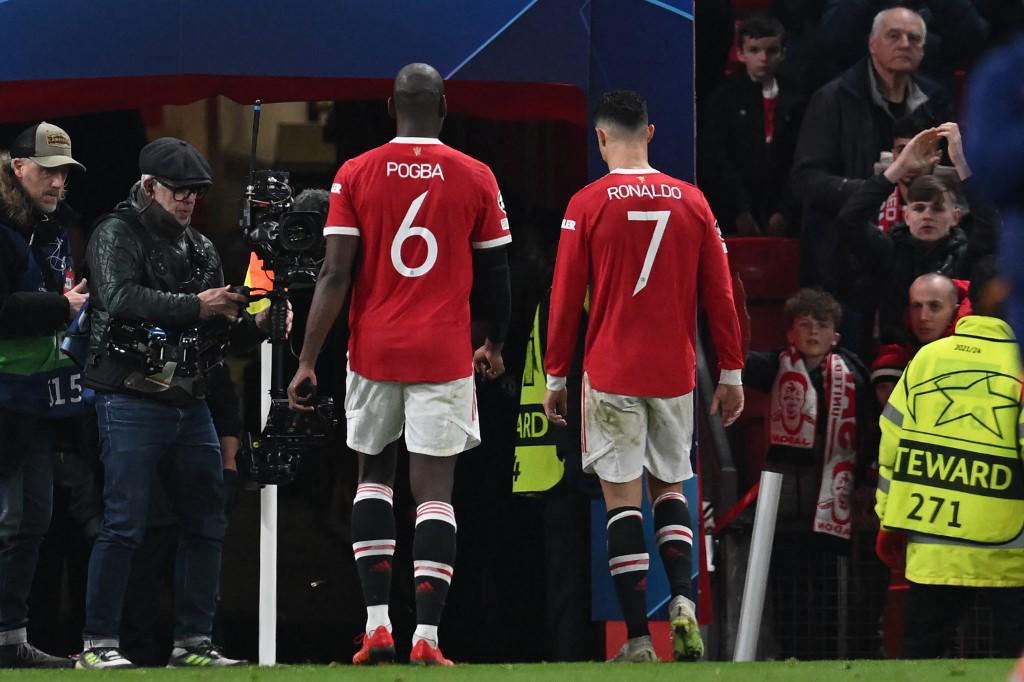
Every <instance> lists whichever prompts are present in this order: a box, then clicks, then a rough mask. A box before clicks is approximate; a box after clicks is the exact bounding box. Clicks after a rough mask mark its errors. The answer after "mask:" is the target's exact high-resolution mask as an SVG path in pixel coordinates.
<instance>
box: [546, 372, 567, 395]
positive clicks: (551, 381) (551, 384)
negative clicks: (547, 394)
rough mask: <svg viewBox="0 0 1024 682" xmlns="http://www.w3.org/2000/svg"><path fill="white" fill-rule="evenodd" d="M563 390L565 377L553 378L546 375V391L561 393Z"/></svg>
mask: <svg viewBox="0 0 1024 682" xmlns="http://www.w3.org/2000/svg"><path fill="white" fill-rule="evenodd" d="M564 388H565V377H553V376H551V375H550V374H549V375H548V390H549V391H561V390H562V389H564Z"/></svg>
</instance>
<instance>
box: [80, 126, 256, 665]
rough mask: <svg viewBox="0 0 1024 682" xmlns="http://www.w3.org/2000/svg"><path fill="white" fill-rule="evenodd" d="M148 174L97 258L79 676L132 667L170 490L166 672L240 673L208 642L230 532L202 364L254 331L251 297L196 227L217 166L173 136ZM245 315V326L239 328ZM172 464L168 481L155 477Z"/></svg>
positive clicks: (109, 222) (148, 150)
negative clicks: (92, 491)
mask: <svg viewBox="0 0 1024 682" xmlns="http://www.w3.org/2000/svg"><path fill="white" fill-rule="evenodd" d="M139 169H140V170H141V171H142V177H141V178H140V180H139V181H138V182H137V183H135V185H134V186H133V187H132V189H131V190H130V192H129V194H128V198H127V199H126V200H125V201H123V202H122V203H121V204H119V205H118V206H117V207H116V208H115V209H114V212H113V213H111V214H109V215H108V216H106V217H105V218H104V219H102V220H101V221H100V223H99V224H98V226H97V227H96V230H95V232H94V234H93V236H92V238H91V240H90V242H89V247H88V250H87V259H88V262H89V267H90V273H91V275H92V278H93V288H94V294H93V299H92V336H91V343H90V354H89V359H88V361H87V363H86V364H87V366H86V370H85V383H86V385H88V386H91V387H92V388H94V389H96V391H97V397H96V412H97V416H98V421H99V430H100V440H101V446H102V451H101V459H102V461H103V466H104V475H105V480H104V489H103V501H104V517H103V529H102V530H101V532H100V534H99V536H98V537H97V539H96V543H95V545H94V546H93V551H92V557H91V559H90V563H89V581H88V586H87V589H86V611H85V613H86V616H85V628H84V630H83V639H84V645H85V646H84V651H83V653H82V656H81V658H80V660H79V662H78V667H80V668H126V667H133V664H132V663H131V662H130V661H129V660H128V659H127V658H125V657H124V656H123V655H122V653H121V651H120V629H121V610H122V605H123V603H124V594H125V586H126V584H127V582H128V575H129V572H130V570H131V561H132V555H133V552H134V551H135V549H136V548H137V547H138V546H139V545H140V544H141V542H142V539H143V536H144V533H145V528H146V519H147V512H148V510H149V505H150V496H151V491H152V489H153V487H154V486H156V485H161V484H162V485H163V486H164V489H165V490H166V492H167V495H168V498H169V499H170V501H171V504H172V506H173V508H174V509H175V511H176V513H177V517H178V525H179V528H180V537H179V540H178V550H177V552H178V557H177V563H176V572H177V576H176V584H175V604H176V612H175V629H174V649H173V651H172V653H171V657H170V660H169V661H168V665H169V666H174V667H177V666H225V665H236V664H238V663H240V661H235V660H232V659H229V658H227V657H226V656H224V655H222V654H221V653H220V652H219V651H218V650H217V648H216V647H215V646H214V645H213V644H212V642H211V640H210V633H211V631H212V628H213V614H214V607H215V595H216V590H217V581H218V575H219V572H220V559H221V542H222V539H223V535H224V528H225V521H224V491H223V478H222V471H221V454H220V449H219V444H218V439H217V433H216V431H215V429H214V424H213V420H212V419H211V417H210V412H209V409H208V408H207V404H206V402H205V401H204V397H205V394H206V379H207V375H206V371H207V370H208V369H210V368H211V367H212V366H215V365H216V363H217V359H216V358H214V359H213V360H212V361H211V362H196V360H195V358H196V357H197V351H196V349H197V348H199V349H201V348H205V347H209V346H210V343H209V342H208V340H209V339H211V338H214V337H213V336H210V337H207V336H206V335H207V334H211V335H216V334H220V335H222V336H223V337H224V338H226V337H227V333H228V331H227V330H228V328H229V326H231V327H233V328H234V329H232V336H233V337H234V336H235V330H237V329H239V328H242V329H243V330H244V329H246V328H251V327H253V322H252V321H251V319H248V318H246V316H245V315H244V314H243V312H242V307H243V306H244V305H245V303H246V299H245V297H243V296H241V295H240V294H236V293H232V292H231V291H230V290H229V288H228V287H226V286H224V275H223V272H222V271H221V262H220V257H219V256H218V254H217V251H216V249H214V247H213V244H212V243H211V242H210V241H209V240H208V239H207V238H206V237H204V236H203V235H202V234H200V233H199V232H198V231H197V230H195V229H194V228H193V227H192V226H191V221H192V213H193V211H194V210H195V207H196V202H197V201H198V200H199V199H200V198H201V197H202V196H203V195H204V194H205V193H206V190H207V189H208V188H209V186H210V184H211V183H212V174H211V171H210V165H209V164H208V163H207V161H206V159H204V158H203V156H202V155H201V154H200V153H199V152H198V151H197V150H196V149H195V148H194V147H193V146H192V145H190V144H188V143H187V142H185V141H183V140H179V139H176V138H171V137H164V138H160V139H158V140H155V141H153V142H151V143H150V144H148V145H146V146H145V147H144V148H143V149H142V151H141V153H140V154H139ZM240 317H241V318H243V319H244V321H245V323H244V324H239V325H234V322H236V321H237V320H238V319H239V318H240ZM190 337H192V338H198V339H199V342H198V344H192V345H190V344H191V342H190V341H189V340H188V339H189V338H190ZM217 338H219V337H217ZM155 349H162V350H160V351H159V352H157V351H156V350H155ZM164 458H166V460H165V462H168V461H169V462H168V463H169V466H168V467H167V468H169V469H170V471H171V473H172V475H171V476H168V480H160V479H159V477H158V476H157V463H158V462H159V461H160V460H162V459H164Z"/></svg>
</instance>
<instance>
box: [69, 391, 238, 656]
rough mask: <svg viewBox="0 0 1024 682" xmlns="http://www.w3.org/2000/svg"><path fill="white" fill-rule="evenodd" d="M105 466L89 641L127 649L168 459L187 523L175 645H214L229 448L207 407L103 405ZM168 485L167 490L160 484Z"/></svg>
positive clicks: (130, 399) (111, 397)
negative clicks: (126, 628) (137, 556)
mask: <svg viewBox="0 0 1024 682" xmlns="http://www.w3.org/2000/svg"><path fill="white" fill-rule="evenodd" d="M96 414H97V416H98V417H99V431H100V445H101V448H102V450H101V454H100V458H101V460H102V462H103V468H104V480H103V505H104V509H103V529H102V530H101V531H100V534H99V536H98V537H97V538H96V543H95V545H93V549H92V556H91V557H90V559H89V581H88V584H87V586H86V594H85V628H84V630H83V639H84V640H85V641H86V648H89V647H90V646H118V645H119V643H120V631H121V609H122V606H123V604H124V594H125V587H126V585H127V584H128V576H129V573H130V572H131V564H132V554H133V553H134V551H135V549H136V548H137V547H138V546H139V545H140V544H142V539H143V536H144V535H145V532H146V518H147V513H148V511H149V497H150V490H151V489H152V486H153V485H154V481H158V479H159V477H158V475H157V464H158V463H159V462H160V460H161V459H162V458H164V457H167V458H169V462H168V464H169V466H168V467H167V470H168V471H169V472H170V475H169V478H168V479H164V480H163V481H162V483H163V484H164V486H165V490H166V492H167V496H168V498H169V499H170V501H171V505H172V506H173V507H174V511H175V513H176V515H177V518H178V527H179V540H178V552H177V559H176V563H175V586H174V600H175V626H174V638H175V641H176V642H192V641H195V640H198V639H203V638H209V636H210V633H211V632H212V630H213V614H214V608H215V603H216V594H217V582H218V578H219V574H220V557H221V544H222V541H223V539H224V529H225V521H224V487H223V478H222V473H221V472H222V468H221V457H220V445H219V442H218V440H217V433H216V432H215V431H214V428H213V420H212V419H211V418H210V411H209V410H208V409H207V407H206V403H205V402H204V401H201V400H196V401H194V402H192V403H191V404H190V405H188V406H187V407H174V406H173V405H168V404H164V403H160V402H157V401H155V400H150V399H148V398H137V397H134V396H128V395H121V394H117V393H104V394H100V395H97V396H96ZM159 483H160V482H159V481H158V483H157V484H159Z"/></svg>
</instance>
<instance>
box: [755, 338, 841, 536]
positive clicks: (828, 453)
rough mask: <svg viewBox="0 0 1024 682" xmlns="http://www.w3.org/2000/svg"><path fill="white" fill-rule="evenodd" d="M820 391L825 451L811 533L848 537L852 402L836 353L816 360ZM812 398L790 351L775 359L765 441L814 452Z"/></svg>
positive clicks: (801, 367)
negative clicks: (819, 368)
mask: <svg viewBox="0 0 1024 682" xmlns="http://www.w3.org/2000/svg"><path fill="white" fill-rule="evenodd" d="M822 372H823V377H822V378H823V383H824V389H825V394H826V395H825V398H826V403H825V410H826V411H825V418H826V419H827V420H828V422H827V426H826V432H825V434H826V435H825V448H824V453H823V463H822V470H821V486H820V488H819V490H818V504H817V508H816V511H815V514H814V531H815V532H816V533H827V534H829V535H835V536H836V537H840V538H843V539H847V540H848V539H849V538H850V530H851V529H850V517H851V514H850V497H851V493H852V492H853V472H854V460H855V458H856V451H857V400H856V395H857V394H856V384H855V383H854V380H853V374H852V373H851V372H850V369H849V367H847V366H846V362H845V361H843V358H842V356H840V355H839V354H838V353H830V354H829V355H827V356H826V357H825V359H824V360H823V361H822ZM817 423H818V393H817V391H816V390H815V389H814V384H813V383H812V382H811V378H810V376H809V375H808V373H807V368H806V367H805V366H804V361H803V358H802V357H801V356H800V353H799V352H797V350H796V349H795V348H790V349H788V350H786V351H783V352H782V353H780V354H779V372H778V374H777V375H776V376H775V383H774V384H773V385H772V393H771V414H770V420H769V424H768V442H769V444H771V445H780V446H785V447H791V448H801V449H807V450H813V449H814V438H815V433H816V431H817Z"/></svg>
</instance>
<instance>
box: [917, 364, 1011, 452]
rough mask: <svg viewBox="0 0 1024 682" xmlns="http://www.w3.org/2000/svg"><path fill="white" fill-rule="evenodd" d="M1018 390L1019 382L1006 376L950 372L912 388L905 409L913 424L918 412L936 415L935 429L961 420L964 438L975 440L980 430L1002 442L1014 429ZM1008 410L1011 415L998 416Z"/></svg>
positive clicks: (970, 371)
mask: <svg viewBox="0 0 1024 682" xmlns="http://www.w3.org/2000/svg"><path fill="white" fill-rule="evenodd" d="M1020 390H1021V384H1020V381H1018V380H1017V379H1016V378H1015V377H1012V376H1009V375H1007V374H1000V373H999V372H992V371H989V370H968V371H965V372H950V373H949V374H943V375H940V376H937V377H935V378H933V379H929V380H928V381H924V382H922V383H920V384H918V385H917V386H914V387H912V388H911V389H910V396H909V399H908V400H907V408H908V411H909V413H910V416H911V417H912V418H913V419H914V421H918V419H917V412H919V411H920V410H922V409H923V410H928V411H929V413H930V414H937V415H938V416H937V417H936V418H935V421H934V423H933V426H934V427H935V428H939V427H942V426H945V425H947V424H951V423H953V422H956V421H960V420H963V422H962V428H964V429H965V431H966V432H967V433H966V434H964V435H968V436H969V435H971V432H972V431H973V432H974V437H977V435H980V434H978V433H977V432H978V427H980V428H983V429H984V430H985V431H987V432H988V433H991V434H992V435H993V436H995V437H996V438H997V439H999V440H1002V438H1003V433H1004V430H1005V429H1006V428H1007V427H1009V428H1010V429H1013V428H1016V423H1017V419H1016V413H1017V410H1018V409H1019V404H1020V403H1019V396H1020ZM936 401H937V402H936ZM1011 409H1012V410H1013V412H1005V413H1000V412H999V410H1011ZM940 435H941V434H940Z"/></svg>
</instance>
